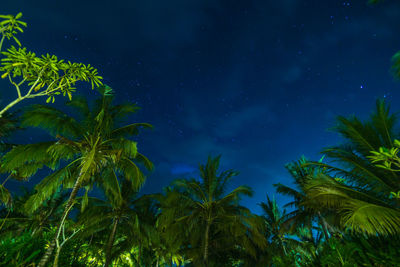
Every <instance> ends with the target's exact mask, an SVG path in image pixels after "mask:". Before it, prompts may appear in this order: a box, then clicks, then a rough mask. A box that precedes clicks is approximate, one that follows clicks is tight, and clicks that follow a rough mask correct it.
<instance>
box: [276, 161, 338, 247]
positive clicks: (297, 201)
mask: <svg viewBox="0 0 400 267" xmlns="http://www.w3.org/2000/svg"><path fill="white" fill-rule="evenodd" d="M323 159H324V158H321V159H320V160H319V161H318V162H319V163H322V160H323ZM285 167H286V169H287V170H288V171H289V173H290V175H291V176H292V178H293V180H294V181H293V183H294V187H290V186H287V185H284V184H281V183H278V184H274V186H275V188H276V191H277V192H278V193H281V194H284V195H287V196H290V197H292V198H293V200H292V201H291V202H289V203H287V204H286V205H285V206H284V208H286V207H294V210H293V211H291V212H290V213H288V214H286V221H285V222H284V224H285V225H287V226H290V228H291V229H290V230H291V231H296V228H297V227H306V228H312V227H313V223H314V222H317V223H318V224H319V225H321V226H322V229H323V232H324V237H325V239H326V240H327V239H328V238H329V232H335V231H336V230H335V229H333V227H332V226H331V225H330V224H328V222H327V220H326V218H327V217H328V218H329V217H330V218H332V216H331V214H329V213H327V212H326V211H325V212H321V211H315V210H312V209H309V208H308V207H307V206H306V205H304V203H305V201H306V199H307V195H306V193H305V192H304V190H305V186H306V184H307V183H308V182H309V180H310V179H313V178H314V177H315V176H316V175H317V174H319V173H324V172H325V171H326V168H324V167H321V166H316V165H312V164H311V162H310V161H309V160H307V159H306V158H305V157H304V156H303V157H301V158H300V159H299V160H298V161H294V162H291V163H289V164H286V166H285Z"/></svg>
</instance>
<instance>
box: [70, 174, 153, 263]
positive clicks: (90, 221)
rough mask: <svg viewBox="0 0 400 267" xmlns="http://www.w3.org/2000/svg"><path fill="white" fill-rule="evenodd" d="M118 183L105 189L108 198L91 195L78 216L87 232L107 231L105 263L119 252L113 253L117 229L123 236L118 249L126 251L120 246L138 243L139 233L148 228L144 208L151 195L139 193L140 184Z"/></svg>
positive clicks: (86, 233) (100, 232)
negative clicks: (140, 194)
mask: <svg viewBox="0 0 400 267" xmlns="http://www.w3.org/2000/svg"><path fill="white" fill-rule="evenodd" d="M116 183H117V184H116V185H115V188H113V189H112V190H107V191H105V194H104V195H105V197H106V199H105V200H103V199H98V198H89V202H88V205H87V208H85V209H84V211H83V212H82V213H81V214H80V215H79V216H78V223H79V224H81V225H83V226H84V228H83V235H84V236H91V235H100V236H101V234H102V233H106V236H107V234H108V236H107V237H106V240H107V241H106V242H105V245H104V248H105V249H104V251H105V256H106V260H105V264H104V266H106V267H108V266H110V264H111V261H112V259H113V258H115V256H118V255H115V254H113V253H112V252H113V246H114V243H115V240H116V237H117V236H118V233H120V234H121V238H120V240H119V241H118V243H119V249H117V250H118V254H121V253H122V252H124V251H123V250H122V249H121V248H124V249H125V250H130V249H131V247H132V246H133V245H138V242H137V239H138V236H140V235H144V234H145V233H146V232H147V230H148V229H147V228H146V222H145V218H144V216H142V215H143V211H142V208H143V206H146V204H148V203H149V202H148V198H149V196H142V197H139V196H138V192H137V188H133V187H132V185H131V183H130V182H129V181H126V180H123V181H122V182H116ZM149 205H150V204H149ZM81 236H82V235H81ZM135 237H136V238H135ZM140 237H141V236H140Z"/></svg>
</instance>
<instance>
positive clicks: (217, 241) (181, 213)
mask: <svg viewBox="0 0 400 267" xmlns="http://www.w3.org/2000/svg"><path fill="white" fill-rule="evenodd" d="M219 162H220V156H218V157H215V158H212V157H209V158H208V161H207V163H206V164H205V165H200V168H199V169H200V180H196V179H190V180H186V179H181V180H176V181H174V182H173V187H172V189H171V190H169V191H168V192H167V196H166V199H165V200H164V201H163V202H162V203H161V208H162V214H161V218H160V220H159V223H160V224H161V225H163V226H164V227H165V229H166V231H167V232H168V233H169V236H170V238H175V239H176V238H178V239H180V240H182V239H184V238H181V237H180V236H184V237H186V238H187V240H188V242H187V244H186V256H187V257H188V258H190V259H192V260H193V263H194V264H195V265H201V266H209V265H210V264H211V265H213V264H217V265H218V266H222V265H221V264H222V263H226V262H227V261H226V259H225V258H224V259H219V262H220V263H215V262H214V261H215V260H217V259H218V258H219V257H223V256H224V255H228V253H227V252H229V251H232V249H235V248H237V246H242V247H245V249H247V250H248V251H249V252H254V254H255V250H256V249H255V248H254V247H251V244H252V243H251V242H248V241H249V239H250V238H251V239H252V240H253V241H254V243H253V244H256V245H258V246H264V245H265V242H266V241H265V239H264V237H263V236H262V234H261V233H260V231H259V230H260V227H259V226H257V225H255V224H254V223H253V221H252V218H253V215H252V214H251V213H250V211H249V210H248V209H247V208H245V207H243V206H240V205H239V200H240V199H241V197H242V196H246V195H247V196H251V195H252V190H251V189H250V188H249V187H247V186H239V187H237V188H235V189H234V190H232V191H231V192H229V193H226V191H227V187H228V184H229V182H230V181H231V179H232V178H233V177H234V176H236V175H237V174H238V172H236V171H233V170H227V171H222V172H219V171H218V167H219ZM251 226H253V227H251ZM239 240H241V242H239ZM228 241H229V242H228ZM210 258H211V259H212V261H210ZM223 260H225V261H223Z"/></svg>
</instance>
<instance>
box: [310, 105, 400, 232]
mask: <svg viewBox="0 0 400 267" xmlns="http://www.w3.org/2000/svg"><path fill="white" fill-rule="evenodd" d="M396 119H397V117H396V115H395V114H390V113H389V106H387V105H386V104H385V103H384V102H383V101H381V100H378V101H377V103H376V111H375V112H374V113H373V114H372V116H371V118H370V120H369V121H366V122H361V121H360V120H359V119H358V118H356V117H355V116H352V117H349V118H345V117H341V116H340V117H338V119H337V125H336V127H335V130H336V131H337V132H338V133H339V134H340V135H341V136H342V137H343V138H344V140H345V142H344V143H343V144H342V145H338V146H334V147H330V148H327V149H325V150H324V151H323V153H324V154H325V155H326V156H327V157H328V158H330V159H331V160H332V164H333V163H337V164H339V167H333V166H332V165H328V164H322V163H314V164H315V165H319V166H323V167H324V168H326V173H319V174H317V175H316V177H315V178H314V179H310V180H309V182H308V183H307V185H306V186H305V193H306V195H307V200H305V201H304V203H303V204H304V205H307V206H308V207H310V208H312V209H314V210H315V211H322V210H327V209H328V210H332V211H334V212H335V213H336V216H337V218H338V219H339V220H340V226H341V227H344V228H347V229H350V230H352V231H355V232H362V233H366V234H369V235H376V234H379V235H392V234H397V233H399V232H400V207H399V205H398V202H397V201H396V199H393V198H391V197H390V196H391V192H398V191H400V183H399V181H400V179H399V178H400V177H399V176H398V173H396V172H394V171H392V170H386V169H383V168H380V167H379V166H376V165H375V164H374V163H373V162H372V161H371V159H370V156H371V155H372V154H371V151H378V150H379V148H381V147H393V143H394V140H395V139H397V138H398V137H399V135H398V132H396V131H395V129H394V126H395V122H396ZM378 165H379V164H378Z"/></svg>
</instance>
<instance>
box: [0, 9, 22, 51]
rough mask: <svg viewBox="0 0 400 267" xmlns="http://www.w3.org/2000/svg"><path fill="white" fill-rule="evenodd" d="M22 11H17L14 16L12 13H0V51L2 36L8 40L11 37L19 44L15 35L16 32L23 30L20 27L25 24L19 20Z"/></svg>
mask: <svg viewBox="0 0 400 267" xmlns="http://www.w3.org/2000/svg"><path fill="white" fill-rule="evenodd" d="M21 17H22V13H18V14H17V15H16V16H13V15H0V19H2V20H1V21H0V34H1V35H2V38H1V42H0V51H1V48H2V44H3V40H4V38H7V39H8V40H10V39H13V40H14V41H15V42H16V43H17V44H18V45H19V46H21V42H20V41H19V40H18V39H17V37H15V35H16V34H17V33H18V32H21V33H22V32H24V31H23V29H22V27H26V26H27V24H26V23H25V22H23V21H21V20H19V19H20V18H21Z"/></svg>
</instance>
